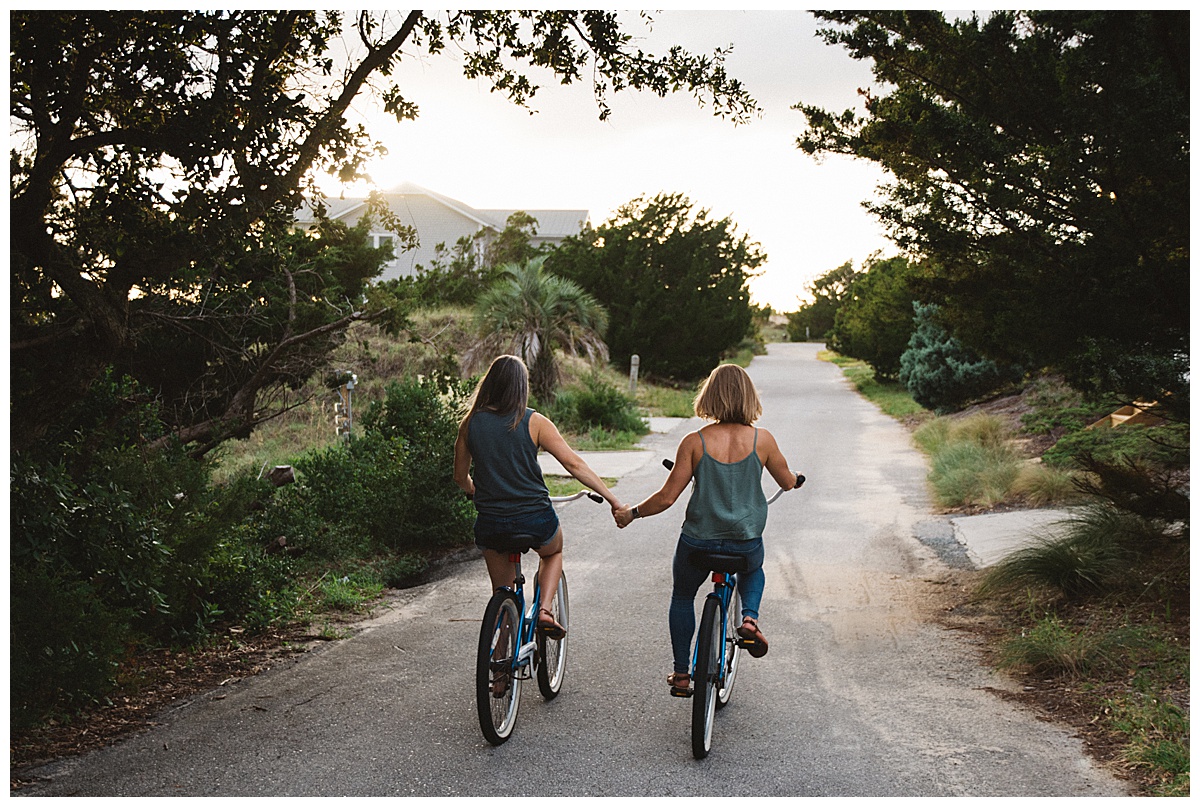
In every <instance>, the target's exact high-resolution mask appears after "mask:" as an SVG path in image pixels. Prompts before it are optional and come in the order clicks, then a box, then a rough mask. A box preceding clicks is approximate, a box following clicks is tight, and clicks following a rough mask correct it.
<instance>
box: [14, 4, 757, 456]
mask: <svg viewBox="0 0 1200 807" xmlns="http://www.w3.org/2000/svg"><path fill="white" fill-rule="evenodd" d="M631 43H632V38H631V37H630V35H629V34H627V33H625V31H624V30H623V29H622V25H621V24H620V22H619V21H618V19H617V16H616V14H615V13H613V12H603V11H596V10H591V11H566V10H553V11H528V10H526V11H487V10H480V11H452V12H442V13H437V14H435V13H425V12H421V11H411V12H399V13H397V12H357V13H353V14H347V13H342V12H339V11H303V10H291V11H249V10H242V11H219V10H213V11H201V12H193V11H182V10H160V11H96V12H70V11H16V12H13V14H12V15H11V39H10V49H11V50H10V65H11V85H10V131H11V132H12V135H13V136H12V139H11V142H12V144H13V146H12V151H11V154H10V173H11V226H12V240H11V252H10V255H11V265H12V282H11V297H12V306H11V312H10V327H11V332H12V345H11V351H10V355H11V357H12V375H13V382H14V383H13V390H14V395H13V405H12V417H13V430H12V433H13V435H14V447H15V448H17V449H26V448H29V447H30V446H33V445H35V444H36V443H37V442H38V441H39V440H40V439H42V438H43V437H45V435H47V433H48V432H49V431H50V430H51V429H52V428H53V427H55V424H58V426H60V427H64V428H69V425H68V424H62V423H61V414H62V413H63V412H64V411H66V410H67V408H68V407H66V406H65V404H69V403H70V402H72V401H76V400H80V399H82V398H83V397H84V396H85V395H86V394H87V391H88V389H89V388H90V387H91V386H92V385H93V384H95V383H97V381H98V379H100V378H101V377H102V376H103V374H104V373H105V372H107V371H108V369H109V368H111V367H119V368H120V369H121V371H122V372H124V373H127V374H128V375H129V376H131V377H132V378H134V379H136V380H138V381H141V382H144V383H145V385H146V386H147V388H148V392H149V394H151V395H155V396H159V397H160V398H161V400H162V412H163V414H164V416H165V417H166V418H167V420H168V425H169V427H170V432H171V435H170V439H174V440H177V441H179V442H181V443H183V444H187V445H191V446H192V447H193V452H194V453H195V454H203V453H204V452H206V451H208V450H210V449H211V448H213V447H214V446H216V445H218V444H219V443H220V442H221V441H223V440H225V439H228V438H230V437H235V436H244V435H246V434H248V433H249V432H250V430H252V429H253V428H254V427H255V425H257V424H258V423H261V422H262V421H263V420H264V419H265V418H268V417H271V416H273V415H275V414H278V412H280V411H282V409H283V408H284V407H286V406H289V405H293V404H292V402H289V401H288V400H286V395H285V394H284V392H285V391H286V390H287V389H288V387H289V386H294V385H295V384H296V383H297V382H300V381H302V380H303V378H304V377H305V375H306V374H307V373H308V372H309V371H310V370H311V368H314V367H316V366H317V365H318V364H319V363H320V360H321V358H322V357H323V356H324V355H326V354H327V352H328V350H329V349H330V348H331V347H332V346H333V345H334V344H336V342H337V341H338V339H340V338H341V335H342V334H343V333H344V331H345V329H346V327H348V326H349V325H350V324H351V323H352V322H354V321H356V320H361V319H377V318H386V317H387V316H389V311H390V312H391V313H392V314H400V313H402V312H399V311H395V310H393V309H394V308H395V306H396V302H395V300H394V299H389V297H388V295H387V294H385V293H382V292H381V291H380V290H377V289H376V290H371V289H369V287H368V286H367V283H368V281H369V280H370V279H371V278H373V277H374V276H375V275H376V274H377V271H378V265H379V263H380V261H381V260H382V259H383V258H385V257H386V256H385V255H382V254H374V253H372V251H371V250H370V248H369V244H368V243H367V241H366V237H365V232H364V231H358V230H355V229H353V228H349V229H342V230H338V229H336V228H334V227H333V226H332V225H325V226H323V227H322V228H320V230H319V232H318V233H317V234H316V235H315V236H309V235H297V234H294V233H292V232H291V230H292V226H293V220H294V219H293V215H294V211H296V210H297V209H298V208H299V207H301V206H302V205H304V204H309V205H311V206H313V207H314V208H316V210H317V212H318V215H319V214H320V213H321V197H320V194H319V193H317V191H316V190H315V181H316V179H317V178H318V176H319V175H320V174H322V173H329V174H332V175H335V176H337V177H339V178H340V179H342V180H350V179H354V178H356V177H358V176H360V175H361V169H362V166H363V165H364V163H365V162H366V161H367V160H368V159H369V158H370V157H372V156H373V155H375V154H377V153H379V152H380V151H382V150H383V145H382V144H381V143H379V142H376V141H373V140H372V138H371V137H370V135H369V133H368V132H366V131H365V130H364V129H363V128H362V127H361V126H357V125H352V124H350V123H348V122H347V119H346V112H347V110H348V109H349V107H350V105H351V103H352V102H354V101H355V99H356V98H358V97H359V96H360V95H365V94H376V95H377V97H378V99H379V101H380V102H381V103H382V105H383V107H384V109H385V110H387V111H388V112H389V113H391V114H393V115H394V116H396V117H397V118H398V119H402V120H403V119H412V118H415V117H416V115H417V113H418V110H417V108H416V106H415V105H414V104H413V103H412V102H410V101H408V100H407V99H406V98H405V97H404V95H403V94H402V92H401V88H400V87H399V86H398V85H397V84H396V80H395V78H394V75H395V67H396V66H397V64H398V63H399V61H400V60H401V59H402V58H413V59H421V58H425V57H427V56H434V55H438V54H441V53H442V52H443V51H444V50H446V49H447V48H453V49H454V50H456V51H458V52H460V53H461V54H462V57H463V64H464V73H465V74H466V76H467V77H468V78H473V79H479V80H482V81H484V82H486V83H487V84H488V85H490V87H491V88H492V90H493V91H496V92H502V93H504V94H505V95H507V96H508V97H509V98H510V99H511V100H512V101H513V102H515V103H517V104H521V105H528V104H529V103H530V102H531V99H532V98H533V97H534V95H535V94H536V92H537V90H538V85H537V84H536V83H535V82H534V80H532V79H531V78H530V77H529V76H527V75H526V73H527V72H528V73H529V74H530V75H535V74H536V75H541V76H547V77H551V78H553V79H554V80H557V81H560V82H562V83H567V84H569V83H573V82H575V81H579V80H585V78H586V79H590V80H591V82H592V90H593V93H594V95H595V97H596V100H597V104H598V106H599V110H600V117H602V118H604V117H607V115H608V114H609V108H608V105H607V98H608V97H609V96H610V94H611V93H613V92H616V91H620V90H624V89H635V90H646V91H650V92H653V93H655V94H658V95H665V94H666V93H668V92H673V91H676V90H680V91H687V92H690V93H692V94H693V95H694V96H695V97H696V98H697V99H698V100H699V102H700V103H701V104H704V105H709V106H711V107H712V108H713V110H714V112H715V113H716V114H718V115H720V116H724V117H727V118H730V119H732V120H734V121H743V120H746V119H748V118H749V117H750V116H751V115H753V114H754V113H755V111H756V107H755V104H754V102H753V100H752V99H751V98H750V97H749V95H748V94H747V93H746V92H745V90H744V88H743V87H742V86H741V85H740V83H739V82H737V81H736V80H734V79H731V78H730V77H729V76H728V75H726V73H725V69H724V52H723V51H717V52H716V53H714V54H713V55H711V56H698V55H693V54H690V53H687V52H686V51H683V50H682V49H679V48H672V49H670V50H669V52H668V53H666V54H665V55H661V56H655V55H652V54H648V53H645V52H643V51H641V50H638V49H636V48H635V47H633V46H632V44H631ZM402 49H403V50H402ZM535 71H536V72H535ZM372 214H373V215H374V216H376V217H377V218H378V217H383V216H384V215H385V211H384V209H383V207H382V206H378V205H377V206H376V207H375V208H374V209H373V210H372ZM389 229H392V230H400V231H401V232H403V231H404V230H403V228H400V227H398V226H397V225H396V224H395V223H394V222H389ZM409 235H410V236H411V233H409ZM398 246H403V245H402V244H401V245H398ZM47 400H55V401H57V402H59V403H60V404H63V406H55V407H51V406H45V405H44V402H45V401H47ZM130 403H131V402H130Z"/></svg>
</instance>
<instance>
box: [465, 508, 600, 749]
mask: <svg viewBox="0 0 1200 807" xmlns="http://www.w3.org/2000/svg"><path fill="white" fill-rule="evenodd" d="M585 495H586V496H588V497H589V498H591V499H593V500H595V501H601V502H602V501H604V499H603V498H602V497H600V496H598V495H596V494H594V493H590V492H589V491H580V492H579V493H577V494H575V495H573V496H560V497H551V501H552V502H566V501H574V500H575V499H578V498H582V497H583V496H585ZM509 538H510V539H511V540H512V541H513V545H514V546H517V547H518V548H515V549H511V550H509V551H508V552H506V553H505V554H507V556H508V560H509V562H510V563H511V564H512V572H513V578H512V583H511V584H510V585H502V586H500V587H499V588H497V589H496V591H495V592H494V593H493V594H492V597H491V599H490V600H489V601H488V606H487V609H486V610H485V612H484V619H483V624H482V625H481V631H480V639H479V648H478V654H477V656H476V667H475V679H476V680H475V684H476V689H475V693H476V706H477V708H478V711H479V723H480V728H481V729H482V730H483V734H484V737H485V738H486V739H487V740H488V742H490V743H491V744H492V745H499V744H501V743H503V742H505V741H506V740H507V739H508V737H509V736H510V735H511V733H512V731H513V728H514V727H515V725H516V719H517V712H518V709H519V707H520V700H521V688H522V683H523V682H524V681H526V680H529V679H531V678H533V677H535V675H536V677H537V682H538V689H540V690H541V693H542V697H543V698H545V699H546V700H551V699H553V698H554V697H556V696H557V695H558V691H559V687H560V686H561V684H562V680H563V673H564V670H565V669H566V666H565V665H566V647H567V644H566V642H567V639H566V637H565V636H561V635H560V636H558V637H554V638H552V637H548V636H547V635H546V633H545V632H544V631H539V630H538V614H539V610H540V609H541V607H542V602H543V601H544V600H543V594H542V588H541V579H540V577H541V574H540V569H539V573H538V575H537V576H536V577H535V578H534V585H533V595H532V597H531V598H530V600H529V601H528V602H527V601H526V596H525V583H526V580H525V575H524V573H523V572H522V570H521V555H522V554H524V553H525V552H528V551H529V549H530V548H529V547H526V548H520V544H517V543H516V542H517V541H524V539H525V538H528V539H529V541H531V542H532V541H536V540H537V539H536V538H534V537H532V536H524V535H511V536H509ZM549 601H550V602H551V603H552V608H553V609H554V611H555V612H556V618H557V619H559V620H561V622H562V624H563V626H564V627H566V626H567V625H568V624H569V613H568V610H567V608H568V606H567V579H566V575H565V574H561V575H559V577H558V581H557V583H556V589H555V590H554V591H553V592H551V594H550V595H549Z"/></svg>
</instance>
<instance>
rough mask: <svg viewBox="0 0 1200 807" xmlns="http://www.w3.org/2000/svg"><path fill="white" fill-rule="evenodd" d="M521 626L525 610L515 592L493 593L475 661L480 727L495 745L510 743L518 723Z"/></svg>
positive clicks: (485, 616)
mask: <svg viewBox="0 0 1200 807" xmlns="http://www.w3.org/2000/svg"><path fill="white" fill-rule="evenodd" d="M520 626H521V609H520V607H519V606H518V605H517V598H516V597H515V596H514V595H513V593H512V592H511V591H498V592H496V593H495V594H493V595H492V598H491V599H490V600H489V601H488V604H487V610H485V611H484V613H483V624H482V625H481V626H480V629H479V653H478V655H477V656H476V659H475V702H476V705H477V706H478V709H479V728H480V729H482V730H483V736H484V737H485V738H487V741H488V742H489V743H491V744H492V745H500V744H501V743H503V742H504V741H506V740H507V739H508V738H509V737H510V736H511V735H512V731H513V728H514V727H515V726H516V724H517V709H518V708H519V707H520V705H521V681H522V678H521V676H520V675H518V674H517V670H516V669H515V668H514V665H513V655H514V654H515V653H516V652H517V651H518V650H520V647H521V637H520ZM498 693H499V694H498Z"/></svg>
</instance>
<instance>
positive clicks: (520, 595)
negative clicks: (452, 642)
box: [504, 490, 604, 678]
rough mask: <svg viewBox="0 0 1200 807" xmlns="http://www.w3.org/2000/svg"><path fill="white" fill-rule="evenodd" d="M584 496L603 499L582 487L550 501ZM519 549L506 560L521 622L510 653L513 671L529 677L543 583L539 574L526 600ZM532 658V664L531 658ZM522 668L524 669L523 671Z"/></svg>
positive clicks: (557, 501)
mask: <svg viewBox="0 0 1200 807" xmlns="http://www.w3.org/2000/svg"><path fill="white" fill-rule="evenodd" d="M584 496H587V497H588V498H590V499H592V500H593V501H597V502H602V501H604V499H603V498H601V497H600V496H599V495H597V494H595V493H591V492H589V491H586V490H581V491H579V492H578V493H574V494H572V495H570V496H551V497H550V501H551V502H553V503H555V504H558V503H561V502H573V501H575V500H576V499H582V498H583V497H584ZM522 554H523V553H521V552H510V553H509V554H508V560H509V562H511V563H512V564H513V570H514V575H513V585H512V587H511V588H510V587H508V586H505V587H504V588H506V589H508V590H509V591H511V592H512V593H513V596H515V597H516V598H517V605H518V607H519V608H520V609H521V624H520V626H519V628H518V630H517V637H518V638H519V639H520V649H519V650H518V651H517V652H516V653H514V654H513V675H514V677H515V676H516V675H518V674H522V676H523V677H525V678H528V677H529V675H530V671H531V670H532V669H533V667H534V665H535V664H536V663H537V614H538V609H539V608H541V606H542V583H541V580H539V579H538V578H536V577H535V578H534V581H533V601H532V602H531V603H529V604H528V606H527V605H526V603H525V575H524V574H522V573H521V555H522ZM531 659H532V661H533V663H532V664H531V663H530V661H531ZM522 671H523V672H522Z"/></svg>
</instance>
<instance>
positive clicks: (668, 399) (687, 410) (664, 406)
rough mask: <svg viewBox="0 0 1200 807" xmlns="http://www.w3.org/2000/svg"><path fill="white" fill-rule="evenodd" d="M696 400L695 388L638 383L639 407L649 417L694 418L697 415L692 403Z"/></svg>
mask: <svg viewBox="0 0 1200 807" xmlns="http://www.w3.org/2000/svg"><path fill="white" fill-rule="evenodd" d="M695 399H696V388H695V387H693V388H686V387H685V388H679V387H667V386H661V385H657V384H646V383H642V382H638V388H637V402H638V406H639V407H641V409H642V411H644V412H645V413H646V414H648V415H653V416H655V417H664V418H690V417H694V416H695V414H696V413H695V410H694V409H693V408H692V403H693V402H694V401H695Z"/></svg>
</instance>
